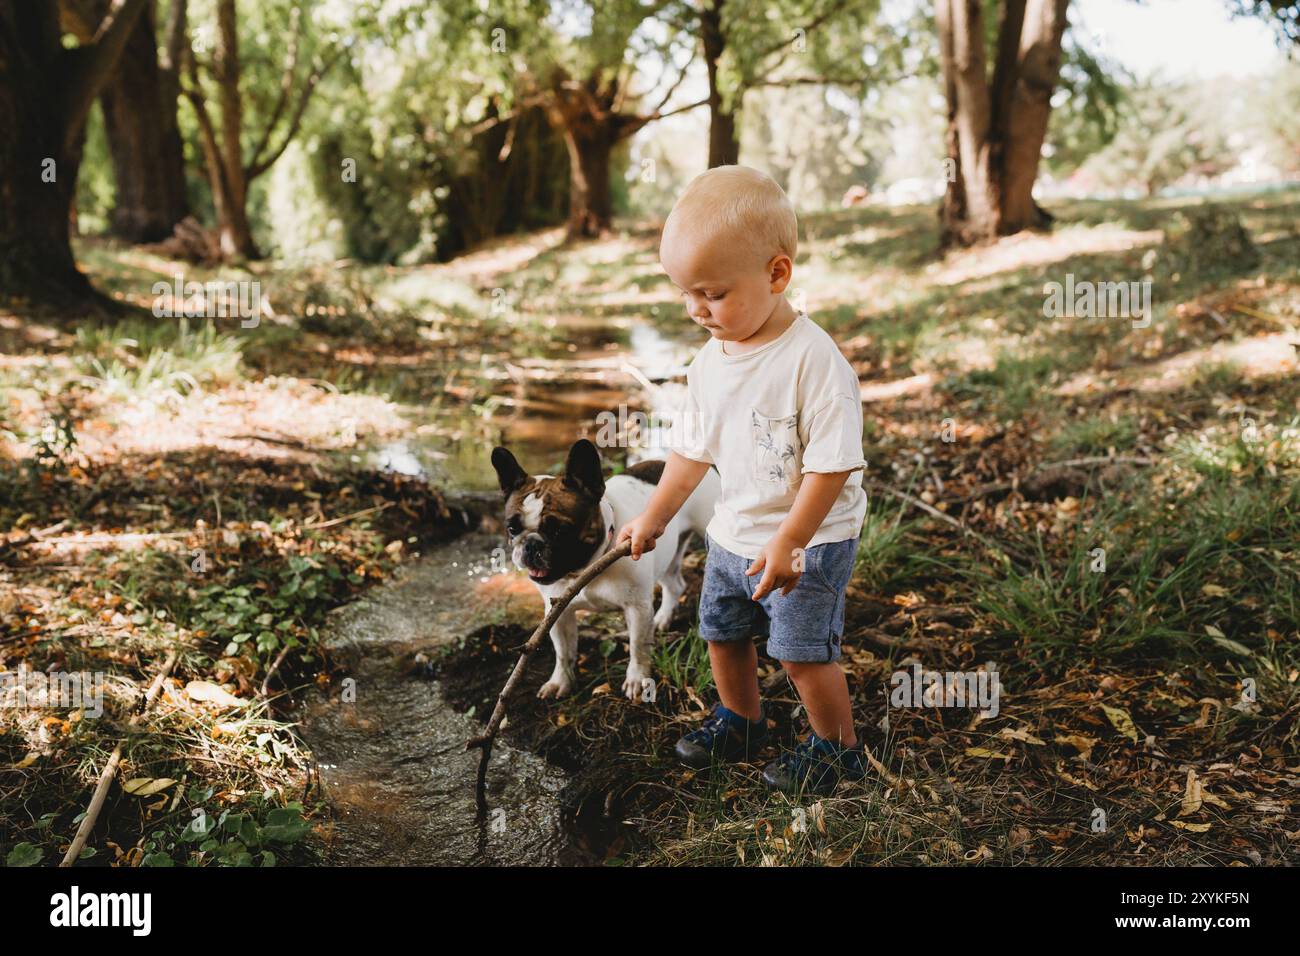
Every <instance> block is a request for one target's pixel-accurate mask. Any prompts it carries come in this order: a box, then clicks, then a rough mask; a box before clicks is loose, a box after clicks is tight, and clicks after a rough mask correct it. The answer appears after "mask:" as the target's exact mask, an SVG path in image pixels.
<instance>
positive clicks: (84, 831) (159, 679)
mask: <svg viewBox="0 0 1300 956" xmlns="http://www.w3.org/2000/svg"><path fill="white" fill-rule="evenodd" d="M175 665H176V651H175V650H173V651H172V652H171V653H170V654H168V655H167V661H166V662H165V663H164V664H163V666H162V670H160V671H159V672H158V675H157V676H156V677H154V679H153V683H152V684H150V685H149V692H148V693H147V694H145V695H144V704H143V705H142V706H141V708H140V712H139V713H137V714H135V715H134V716H133V717H132V718H131V719H130V720H129V721H127V724H126V725H127V727H134V726H135V725H136V724H138V723H139V722H140V721H141V720H142V719H143V718H144V715H145V714H146V713H147V712H148V710H149V708H150V707H152V706H153V702H154V700H155V699H156V698H157V696H158V692H159V691H161V690H162V685H163V681H164V680H166V679H167V675H168V674H170V673H171V672H172V668H173V667H174V666H175ZM125 742H126V738H123V739H122V740H119V741H118V742H117V746H116V747H114V748H113V754H112V756H111V757H109V758H108V763H106V764H104V772H103V773H101V774H100V775H99V783H98V784H96V785H95V793H94V795H93V796H92V797H91V798H90V806H88V807H87V808H86V815H85V816H84V817H82V818H81V826H79V827H77V835H76V836H74V837H73V838H72V845H71V846H69V847H68V852H67V853H66V854H64V857H63V862H62V863H60V864H59V866H61V867H62V866H72V864H73V863H75V862H76V860H77V857H78V856H80V855H81V850H82V847H84V846H85V845H86V839H87V837H89V836H90V831H91V830H93V829H94V828H95V821H96V820H98V819H99V811H100V810H102V809H103V808H104V798H105V797H107V796H108V787H109V784H111V783H112V782H113V776H114V774H116V773H117V767H118V764H120V763H121V762H122V745H123V744H124V743H125Z"/></svg>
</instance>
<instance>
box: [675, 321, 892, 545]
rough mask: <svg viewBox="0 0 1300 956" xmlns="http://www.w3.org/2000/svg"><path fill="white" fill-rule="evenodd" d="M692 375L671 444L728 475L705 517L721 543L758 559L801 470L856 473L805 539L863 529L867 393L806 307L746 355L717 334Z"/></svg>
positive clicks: (852, 534) (790, 502)
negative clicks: (731, 351) (727, 347)
mask: <svg viewBox="0 0 1300 956" xmlns="http://www.w3.org/2000/svg"><path fill="white" fill-rule="evenodd" d="M686 381H687V399H686V404H685V406H684V407H683V408H681V409H679V410H678V411H677V413H676V415H675V416H674V419H673V425H672V430H671V432H670V439H669V441H668V446H667V447H668V450H669V451H675V452H677V453H678V454H679V455H682V456H683V457H685V458H690V459H693V460H695V461H703V462H708V463H710V464H713V465H715V466H716V467H717V469H718V474H719V475H721V476H722V493H721V495H720V496H719V498H718V504H717V508H716V509H715V510H714V513H713V520H712V521H710V522H709V525H708V533H709V534H710V535H711V536H712V537H713V539H714V540H715V541H717V542H718V544H720V545H722V546H723V547H724V548H726V549H727V550H728V551H731V552H732V553H734V554H739V555H741V556H742V557H746V558H749V559H750V560H753V559H754V558H757V557H758V555H759V553H760V552H761V551H762V549H763V547H764V546H765V545H766V544H767V543H768V542H769V541H770V540H771V539H772V536H773V535H774V534H776V532H777V530H778V529H779V528H780V526H781V522H783V521H784V520H785V519H786V516H787V515H789V513H790V509H791V508H792V507H793V506H794V500H795V496H796V495H797V494H798V491H799V487H800V485H801V483H802V481H803V475H805V474H807V473H808V472H814V471H815V472H836V471H852V472H853V473H852V474H850V475H849V477H848V479H847V480H846V481H845V482H844V487H843V488H841V489H840V493H839V496H838V497H837V498H836V499H835V503H834V504H832V505H831V510H830V511H829V512H828V513H827V515H826V518H825V520H824V521H823V522H822V525H821V527H820V528H818V529H817V532H816V534H814V535H813V537H812V540H810V541H809V542H808V545H807V547H812V546H813V545H817V544H826V543H828V542H832V541H843V540H845V539H847V538H856V537H858V535H859V534H861V532H862V522H863V519H864V518H865V517H866V513H867V495H866V491H865V490H863V487H862V475H863V472H862V470H861V469H863V468H865V467H866V464H867V462H866V459H865V458H864V457H863V456H862V397H861V392H860V391H859V386H858V376H857V373H855V372H854V371H853V366H851V365H850V364H849V362H848V359H846V358H845V357H844V355H843V353H841V352H840V350H839V347H838V346H837V345H836V344H835V340H834V339H832V338H831V337H830V335H828V334H827V333H826V330H825V329H823V328H822V327H821V326H820V325H818V324H817V323H816V322H814V321H812V319H810V318H808V316H807V314H806V313H802V312H801V313H799V315H798V316H796V317H795V320H794V321H793V322H792V323H791V324H790V327H789V328H787V329H786V330H785V331H784V332H782V333H781V335H779V336H778V337H777V338H775V339H773V340H772V341H770V342H767V343H765V344H763V345H760V346H759V347H758V348H756V349H754V350H752V351H749V352H745V353H743V354H740V355H727V354H725V353H724V352H723V351H722V343H721V342H720V341H719V340H718V339H710V340H709V341H708V342H707V343H705V345H704V347H703V348H701V349H700V351H699V352H697V353H696V355H695V358H694V359H693V360H692V362H691V364H690V367H689V368H688V369H687V370H686ZM855 469H856V470H855Z"/></svg>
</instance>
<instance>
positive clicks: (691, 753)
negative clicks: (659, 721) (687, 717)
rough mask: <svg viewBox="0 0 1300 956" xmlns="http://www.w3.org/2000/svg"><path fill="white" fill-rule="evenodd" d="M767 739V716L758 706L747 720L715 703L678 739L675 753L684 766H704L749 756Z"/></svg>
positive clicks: (748, 757) (755, 752) (699, 767)
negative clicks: (756, 712) (755, 714)
mask: <svg viewBox="0 0 1300 956" xmlns="http://www.w3.org/2000/svg"><path fill="white" fill-rule="evenodd" d="M766 743H767V716H766V715H765V714H764V713H763V712H762V710H761V709H760V711H759V718H758V720H750V719H749V718H748V717H745V716H743V715H741V714H738V713H736V712H735V711H734V710H728V709H727V708H726V707H723V706H722V704H721V703H717V704H714V705H713V714H712V715H711V716H709V717H706V718H705V719H704V723H703V724H702V725H701V726H700V729H699V730H692V731H691V732H690V733H688V734H686V735H685V736H684V737H682V739H681V740H679V741H677V757H678V759H680V760H681V762H682V763H684V764H686V766H688V767H694V768H696V769H697V770H703V769H704V768H705V767H707V766H709V764H711V763H712V762H713V761H714V760H750V759H751V758H753V756H754V755H755V754H757V753H758V752H759V751H760V750H762V749H763V746H764V745H765V744H766Z"/></svg>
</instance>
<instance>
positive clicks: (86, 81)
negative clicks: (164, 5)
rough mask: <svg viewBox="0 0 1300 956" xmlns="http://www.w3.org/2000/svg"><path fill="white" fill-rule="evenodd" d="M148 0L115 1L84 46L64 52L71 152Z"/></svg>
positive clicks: (67, 134)
mask: <svg viewBox="0 0 1300 956" xmlns="http://www.w3.org/2000/svg"><path fill="white" fill-rule="evenodd" d="M147 2H148V0H117V2H116V3H115V4H114V5H113V7H112V8H111V9H110V10H109V11H108V15H107V16H105V17H104V20H103V22H102V23H100V25H99V30H98V31H96V33H95V42H94V43H92V44H91V45H90V46H87V47H78V48H77V49H75V50H68V51H66V54H67V62H68V63H69V64H70V69H69V71H68V72H69V74H70V77H69V82H68V86H67V93H66V98H65V100H64V113H63V148H64V150H65V151H71V150H72V148H73V147H74V145H75V144H76V141H77V138H78V137H79V136H80V135H81V131H82V128H83V127H84V126H85V125H86V117H87V116H88V115H90V107H91V104H93V103H94V102H95V97H97V96H99V92H100V90H102V89H103V88H104V84H105V83H107V82H108V78H109V76H110V75H111V74H112V72H113V68H114V67H115V66H117V61H118V59H119V58H120V57H121V55H122V50H123V48H124V47H125V46H126V41H127V37H129V36H130V35H131V30H132V29H134V28H135V21H136V19H137V18H138V17H139V16H140V14H141V13H142V12H143V11H144V7H145V4H146V3H147Z"/></svg>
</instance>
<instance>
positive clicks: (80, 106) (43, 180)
mask: <svg viewBox="0 0 1300 956" xmlns="http://www.w3.org/2000/svg"><path fill="white" fill-rule="evenodd" d="M143 7H144V3H143V0H126V2H124V3H121V4H119V5H117V6H116V7H115V8H114V12H113V13H112V14H110V16H111V17H112V20H111V21H106V22H105V24H104V25H103V28H102V29H101V30H100V31H98V33H99V39H98V40H97V41H96V42H95V43H94V44H92V45H90V46H88V47H85V46H83V47H78V48H75V49H71V50H64V49H63V45H62V42H61V39H60V36H61V34H60V27H59V18H58V10H57V5H56V4H54V3H30V2H28V0H0V130H4V135H3V136H0V295H6V296H22V297H28V298H34V299H38V300H43V301H46V302H51V303H60V304H62V303H64V302H66V301H67V300H70V299H72V300H78V299H80V300H84V299H87V298H90V297H91V296H92V290H91V287H90V284H89V282H88V281H87V280H86V277H85V276H84V275H82V274H81V273H80V272H78V270H77V267H76V263H75V262H74V260H73V257H72V246H71V243H70V241H69V236H68V222H69V219H70V217H71V211H72V196H73V192H74V190H75V187H76V176H77V166H78V164H79V161H80V155H81V143H82V140H83V136H84V132H85V120H86V115H87V113H88V112H89V110H90V106H91V104H92V103H93V102H94V99H95V97H96V96H97V95H98V93H99V91H100V90H101V89H102V88H103V86H104V84H105V83H106V82H107V80H108V77H109V76H110V75H111V73H112V70H113V68H114V67H115V65H116V62H117V59H118V57H119V56H120V55H121V51H122V48H123V46H124V45H125V42H126V37H127V34H128V32H129V31H130V30H131V29H132V28H133V27H134V23H135V19H136V18H137V17H138V16H139V15H140V13H141V11H142V10H143Z"/></svg>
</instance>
